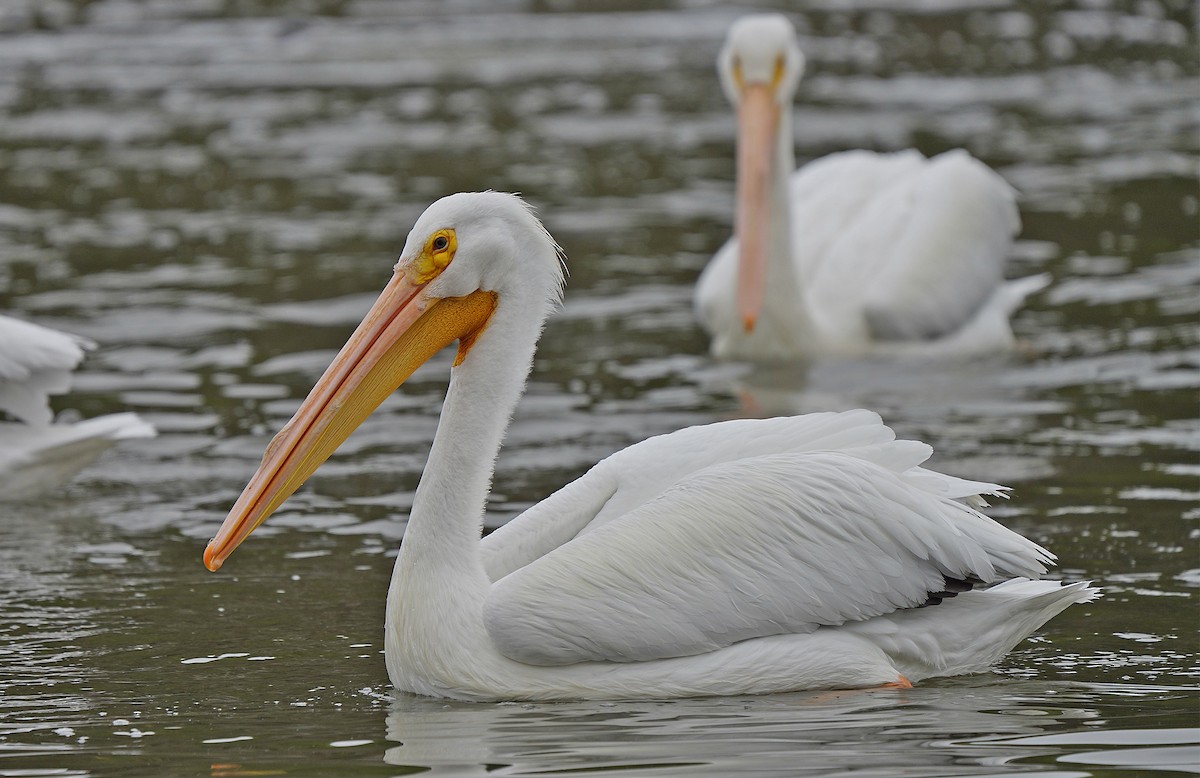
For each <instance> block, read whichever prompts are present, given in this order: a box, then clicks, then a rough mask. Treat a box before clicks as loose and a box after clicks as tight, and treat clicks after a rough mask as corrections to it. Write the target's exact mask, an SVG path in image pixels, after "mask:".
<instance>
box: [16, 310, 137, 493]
mask: <svg viewBox="0 0 1200 778" xmlns="http://www.w3.org/2000/svg"><path fill="white" fill-rule="evenodd" d="M94 347H95V344H93V343H92V342H91V341H89V340H87V339H86V338H81V337H79V336H77V335H68V334H67V333H64V332H58V331H56V330H52V329H49V328H47V327H42V326H40V325H37V324H30V323H29V322H25V321H21V320H20V319H13V318H10V317H8V316H0V413H6V414H8V415H9V416H10V417H11V418H13V419H16V420H17V421H16V422H0V498H7V499H26V498H29V497H34V496H37V495H40V494H45V493H47V492H50V491H53V490H54V489H56V488H58V487H59V486H61V485H62V484H64V483H66V482H67V481H68V480H70V479H71V478H72V477H73V476H74V475H75V474H76V473H78V472H79V471H80V470H82V469H83V468H84V467H86V466H87V465H88V464H90V463H91V462H92V460H94V459H95V458H96V457H97V456H99V455H100V453H101V452H103V451H104V450H105V449H107V448H109V447H110V446H112V445H113V444H114V443H116V442H117V441H119V440H126V439H129V438H148V437H154V435H155V434H156V433H155V430H154V427H152V426H151V425H150V424H149V423H147V422H145V421H143V420H142V419H141V418H139V417H138V415H137V414H135V413H114V414H110V415H108V416H99V417H97V418H95V419H87V420H86V421H79V422H74V423H56V422H54V421H53V417H52V414H51V412H50V405H49V400H50V395H54V394H62V393H63V392H65V391H67V389H69V388H70V384H71V371H72V370H74V369H75V368H76V367H77V366H78V365H79V363H80V361H82V360H83V354H84V351H85V350H87V349H91V348H94Z"/></svg>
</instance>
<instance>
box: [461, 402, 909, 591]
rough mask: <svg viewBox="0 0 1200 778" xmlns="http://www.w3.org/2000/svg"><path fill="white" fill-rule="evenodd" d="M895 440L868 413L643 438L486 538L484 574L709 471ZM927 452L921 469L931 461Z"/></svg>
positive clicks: (502, 570)
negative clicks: (772, 457) (768, 457)
mask: <svg viewBox="0 0 1200 778" xmlns="http://www.w3.org/2000/svg"><path fill="white" fill-rule="evenodd" d="M894 438H895V433H893V432H892V430H891V429H890V428H889V427H887V426H885V425H884V424H883V422H882V421H881V420H880V418H879V415H878V414H876V413H873V412H871V411H865V410H855V411H846V412H844V413H810V414H807V415H804V416H790V417H781V418H775V419H734V420H730V421H724V422H718V423H716V424H708V425H704V426H699V427H688V428H686V429H682V430H678V431H675V432H671V433H668V434H665V435H658V436H655V437H652V438H648V439H646V440H643V441H641V442H640V443H637V444H635V445H633V446H630V447H629V448H626V449H624V450H622V451H618V452H617V453H615V454H613V455H612V456H610V457H608V458H607V459H604V460H603V461H601V462H599V463H598V464H596V466H595V467H593V468H592V469H591V470H589V471H588V472H587V473H585V474H584V475H583V476H582V477H580V478H579V479H578V480H576V481H573V482H571V483H570V484H567V485H566V486H564V487H563V488H562V489H560V490H558V491H557V492H555V493H554V494H552V495H550V496H549V497H547V498H546V499H545V500H542V501H541V502H539V503H538V504H537V505H534V506H533V507H531V508H529V509H528V510H526V511H525V512H524V513H522V514H521V515H519V516H517V517H516V518H514V519H512V520H511V521H509V522H508V523H507V524H505V525H504V526H502V527H500V528H499V529H497V530H495V531H494V532H492V533H491V534H490V535H488V536H487V537H485V538H484V539H483V543H482V549H483V561H484V567H485V569H486V570H487V572H488V576H489V577H490V578H491V580H493V581H496V580H499V579H500V578H502V577H504V576H505V575H508V574H509V573H511V572H512V571H514V570H517V569H519V568H521V567H524V566H525V565H527V564H529V563H530V562H532V561H534V560H535V559H538V558H539V557H541V556H543V555H545V554H546V553H548V552H550V551H552V550H554V549H555V548H558V547H559V546H561V545H562V544H564V543H566V542H568V541H570V540H571V539H572V538H574V537H576V536H577V535H579V534H580V533H585V532H590V531H594V530H595V529H597V528H599V527H601V526H604V525H605V524H607V523H608V522H610V521H612V520H614V519H616V518H619V517H621V516H624V515H626V514H627V513H629V512H630V511H632V510H633V509H634V508H637V507H638V506H639V505H642V504H644V503H646V502H648V501H650V500H652V499H654V498H656V497H658V496H659V495H660V494H662V492H663V490H664V489H666V488H668V487H670V486H671V485H672V484H674V483H676V482H677V481H679V480H681V479H683V478H685V477H687V476H689V475H691V474H693V473H696V472H698V471H700V470H703V469H704V468H706V467H709V466H711V465H714V464H718V463H721V462H730V461H734V460H737V459H741V458H744V457H750V456H761V455H764V454H776V453H782V452H787V451H793V452H797V451H818V450H829V451H837V450H849V449H862V448H864V447H870V446H872V445H878V444H884V443H888V442H891V441H893V440H894ZM917 445H922V444H917ZM925 450H926V453H925V456H924V457H922V459H921V460H920V461H924V459H925V458H927V457H928V456H929V454H928V447H926V449H925Z"/></svg>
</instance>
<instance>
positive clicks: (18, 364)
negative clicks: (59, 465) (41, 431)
mask: <svg viewBox="0 0 1200 778" xmlns="http://www.w3.org/2000/svg"><path fill="white" fill-rule="evenodd" d="M94 347H95V344H93V343H92V342H91V341H89V340H87V339H86V338H81V337H78V336H76V335H68V334H67V333H64V332H58V331H56V330H52V329H49V328H48V327H42V326H40V325H37V324H30V323H29V322H24V321H21V320H19V319H12V318H9V317H7V316H0V411H4V412H7V413H10V414H12V415H13V416H15V417H17V418H18V419H20V420H22V421H24V422H26V423H27V424H49V423H50V419H51V413H50V406H49V404H48V400H49V397H50V395H52V394H61V393H63V392H65V391H67V389H69V388H70V383H71V371H72V370H74V369H75V368H76V366H78V365H79V362H80V361H81V360H82V359H83V353H84V350H85V349H90V348H94Z"/></svg>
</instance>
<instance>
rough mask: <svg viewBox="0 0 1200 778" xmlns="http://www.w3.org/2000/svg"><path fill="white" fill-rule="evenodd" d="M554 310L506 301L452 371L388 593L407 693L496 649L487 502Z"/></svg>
mask: <svg viewBox="0 0 1200 778" xmlns="http://www.w3.org/2000/svg"><path fill="white" fill-rule="evenodd" d="M545 308H546V300H545V297H544V296H543V297H542V299H540V300H525V299H521V296H520V295H518V296H516V297H515V298H510V299H505V298H504V297H501V298H499V299H498V305H497V308H496V311H495V313H493V314H492V318H491V321H490V322H489V323H488V325H487V328H486V329H485V330H484V331H483V333H482V334H481V335H480V336H479V338H478V339H477V340H476V341H475V345H474V347H473V348H472V349H471V352H470V353H469V354H468V355H467V358H466V359H465V360H464V361H463V363H462V364H461V365H459V366H458V367H456V368H454V369H453V370H452V371H451V373H450V387H449V389H448V390H447V392H446V402H445V404H444V405H443V407H442V415H441V419H440V421H439V422H438V428H437V432H436V433H435V435H434V438H433V445H432V446H431V448H430V450H429V461H428V463H427V464H426V465H425V472H424V474H423V475H422V476H421V482H420V484H419V485H418V486H417V492H416V495H415V497H414V498H413V506H412V510H411V511H410V513H409V520H408V527H407V528H406V530H405V533H404V542H403V543H402V544H401V546H400V555H399V557H397V559H396V566H395V569H394V570H393V572H392V582H391V585H390V586H389V588H388V598H387V611H386V614H385V628H384V641H385V647H386V651H385V653H386V655H387V666H388V675H389V676H390V677H391V680H392V683H393V684H394V685H395V686H397V687H398V688H401V689H408V690H410V691H420V692H422V693H426V694H435V693H439V692H438V689H439V687H438V686H437V685H436V684H437V683H438V682H437V681H436V680H431V679H436V678H439V677H441V678H443V679H444V678H446V677H449V676H448V675H446V674H443V672H442V671H443V670H445V671H446V672H447V673H449V670H448V669H449V668H459V669H462V668H471V667H473V666H474V665H475V664H477V663H478V662H479V657H480V656H481V655H483V654H484V653H486V648H487V647H488V646H490V641H489V639H488V637H487V632H486V629H485V627H484V623H483V603H484V599H485V598H486V596H487V593H488V589H489V587H490V585H491V582H490V581H489V579H488V576H487V573H486V571H485V569H484V566H483V559H482V554H481V551H480V535H481V531H482V524H483V512H484V504H485V502H486V500H487V495H488V491H489V489H490V486H491V478H492V471H493V468H494V466H495V462H496V455H497V454H498V453H499V451H500V443H501V441H502V439H503V437H504V432H505V430H506V429H507V428H508V422H509V418H510V416H511V415H512V412H513V409H515V408H516V405H517V402H518V400H520V397H521V393H522V391H523V389H524V386H525V378H526V377H527V376H528V374H529V369H530V366H531V363H532V360H533V352H534V349H535V347H536V344H537V339H538V335H539V333H540V331H541V325H542V322H543V320H544V318H545V315H544V313H543V311H544V310H545ZM472 657H474V658H472ZM450 675H453V673H450ZM445 682H446V683H451V684H452V685H453V682H451V681H445ZM430 684H433V685H430Z"/></svg>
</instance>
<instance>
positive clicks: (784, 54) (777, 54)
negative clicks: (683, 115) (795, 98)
mask: <svg viewBox="0 0 1200 778" xmlns="http://www.w3.org/2000/svg"><path fill="white" fill-rule="evenodd" d="M717 72H718V73H719V74H720V76H721V86H722V87H723V88H724V89H725V96H726V97H728V98H729V102H731V103H733V104H734V105H738V104H739V103H741V100H742V96H743V95H744V94H745V92H746V90H747V89H749V88H751V87H754V86H760V87H766V88H767V89H768V90H769V91H770V93H771V95H772V97H773V98H774V100H775V102H776V103H777V104H778V105H780V106H784V105H787V104H788V103H790V102H791V100H792V95H794V94H795V93H796V85H797V84H799V83H800V77H801V76H802V75H804V54H803V53H801V51H800V46H799V44H798V43H797V42H796V28H795V27H793V26H792V23H791V22H789V21H788V20H787V17H785V16H783V15H782V14H755V15H754V16H744V17H742V18H741V19H738V20H737V21H736V22H734V23H733V26H732V27H730V28H729V34H728V35H727V36H726V37H725V45H724V46H723V47H721V54H720V56H719V57H718V58H717Z"/></svg>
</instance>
